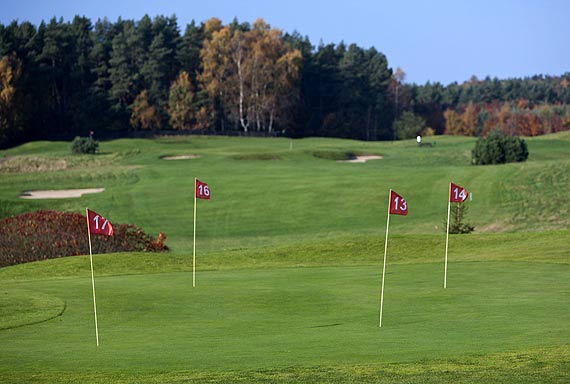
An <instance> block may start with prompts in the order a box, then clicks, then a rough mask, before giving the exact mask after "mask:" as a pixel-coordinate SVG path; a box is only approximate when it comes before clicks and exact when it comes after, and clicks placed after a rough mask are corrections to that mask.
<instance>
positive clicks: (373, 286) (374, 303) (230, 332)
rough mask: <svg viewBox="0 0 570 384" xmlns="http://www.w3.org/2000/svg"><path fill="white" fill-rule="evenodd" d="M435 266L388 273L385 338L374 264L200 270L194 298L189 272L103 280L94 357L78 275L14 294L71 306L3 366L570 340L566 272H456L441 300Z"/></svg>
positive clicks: (191, 361)
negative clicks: (53, 299)
mask: <svg viewBox="0 0 570 384" xmlns="http://www.w3.org/2000/svg"><path fill="white" fill-rule="evenodd" d="M441 267H442V266H441V265H440V264H435V263H434V264H407V265H389V266H388V270H387V275H386V288H385V289H386V290H385V303H384V305H385V306H384V311H385V312H384V319H383V327H382V328H378V306H379V287H380V276H381V270H380V268H379V267H377V266H374V267H371V266H369V267H365V266H363V267H317V268H283V269H272V270H265V269H259V270H255V269H253V270H234V271H212V272H202V273H200V274H199V275H198V286H197V287H196V288H194V289H193V288H192V284H191V274H189V273H162V274H146V275H131V276H107V277H100V278H98V279H97V293H98V311H99V327H100V342H101V346H100V347H99V348H97V347H96V346H95V334H94V322H93V314H92V307H91V306H92V302H91V300H90V289H91V287H90V280H89V279H88V278H82V279H59V280H45V281H33V282H27V283H25V282H20V283H14V286H15V287H19V288H20V287H22V286H25V287H26V288H27V289H31V290H35V291H37V292H43V293H45V294H47V295H57V296H61V297H63V298H65V300H66V301H67V302H68V309H67V310H66V311H65V313H64V314H63V315H62V316H60V317H57V318H56V319H53V320H51V321H48V322H44V323H40V324H36V325H31V326H27V327H21V328H16V329H12V330H9V331H1V332H0V344H2V346H3V348H2V352H1V353H0V366H1V367H3V368H2V370H4V371H5V370H6V369H9V370H10V371H11V372H12V374H13V373H14V372H17V371H22V372H23V371H26V370H27V369H29V367H30V364H31V365H34V364H37V363H38V362H39V361H41V365H42V366H43V369H48V370H55V371H64V372H69V371H72V372H74V371H75V372H79V371H81V372H128V371H132V372H138V373H141V372H148V373H154V374H156V373H160V372H164V371H168V372H183V371H186V370H191V371H194V370H199V371H202V372H206V371H212V372H213V371H217V370H220V369H222V370H224V371H227V370H256V369H270V368H272V369H274V368H282V369H284V368H287V367H311V366H338V365H344V364H378V363H381V364H385V363H395V362H399V363H402V362H418V361H424V360H433V359H442V358H454V357H457V356H461V355H465V356H470V355H471V356H472V355H481V354H490V353H502V352H509V351H513V350H518V349H521V348H522V349H524V348H539V347H552V346H560V345H565V344H568V342H570V335H569V334H568V332H567V325H568V324H569V322H570V313H569V311H568V310H567V309H568V308H567V305H565V303H566V304H567V300H568V298H567V294H568V277H569V276H570V266H569V265H560V264H559V265H554V264H546V263H526V262H515V263H506V262H486V263H483V262H463V263H455V264H454V265H453V266H452V267H451V268H450V275H449V280H448V284H449V285H448V289H446V290H444V289H443V288H442V287H441V272H442V271H441ZM19 288H18V289H19ZM14 289H16V288H14ZM9 290H10V289H8V291H9ZM14 340H18V342H17V343H14V342H13V341H14ZM8 367H9V368H8Z"/></svg>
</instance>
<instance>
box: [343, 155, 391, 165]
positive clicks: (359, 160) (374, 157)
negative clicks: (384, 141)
mask: <svg viewBox="0 0 570 384" xmlns="http://www.w3.org/2000/svg"><path fill="white" fill-rule="evenodd" d="M381 158H382V156H378V155H369V156H356V158H354V159H350V160H337V161H338V162H339V163H366V162H367V161H368V160H378V159H381Z"/></svg>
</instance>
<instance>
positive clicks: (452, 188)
mask: <svg viewBox="0 0 570 384" xmlns="http://www.w3.org/2000/svg"><path fill="white" fill-rule="evenodd" d="M468 196H469V192H467V190H466V189H465V188H463V187H460V186H459V185H457V184H453V183H451V182H450V183H449V202H450V203H463V202H464V201H465V200H466V199H467V197H468Z"/></svg>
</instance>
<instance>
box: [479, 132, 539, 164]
mask: <svg viewBox="0 0 570 384" xmlns="http://www.w3.org/2000/svg"><path fill="white" fill-rule="evenodd" d="M471 155H472V162H473V164H475V165H487V164H504V163H514V162H522V161H525V160H526V159H528V147H527V145H526V142H525V141H524V140H523V139H521V138H520V137H514V136H508V135H505V134H503V133H502V132H501V131H498V130H495V131H492V132H491V133H489V135H488V136H487V137H486V138H483V137H482V138H479V140H477V143H476V144H475V148H474V149H473V151H472V152H471Z"/></svg>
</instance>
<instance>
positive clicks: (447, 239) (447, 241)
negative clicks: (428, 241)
mask: <svg viewBox="0 0 570 384" xmlns="http://www.w3.org/2000/svg"><path fill="white" fill-rule="evenodd" d="M450 196H451V183H449V196H447V232H446V235H445V269H444V272H443V288H444V289H445V288H447V249H448V247H449V214H450V212H451V201H450V200H451V199H450V198H449V197H450Z"/></svg>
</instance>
